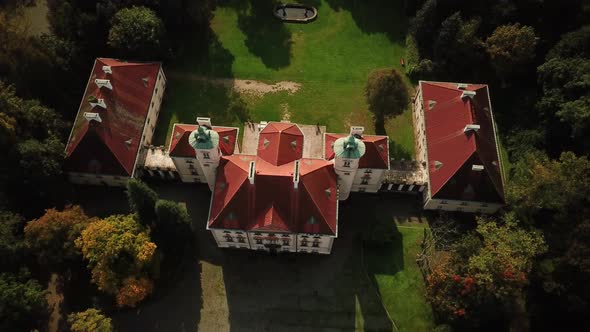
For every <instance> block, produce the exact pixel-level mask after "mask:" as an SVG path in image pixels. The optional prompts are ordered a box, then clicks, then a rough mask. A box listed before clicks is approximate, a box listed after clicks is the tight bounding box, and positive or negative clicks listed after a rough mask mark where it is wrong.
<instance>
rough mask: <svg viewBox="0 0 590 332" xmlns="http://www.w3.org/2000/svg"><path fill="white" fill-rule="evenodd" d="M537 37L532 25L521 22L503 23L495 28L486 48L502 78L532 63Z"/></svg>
mask: <svg viewBox="0 0 590 332" xmlns="http://www.w3.org/2000/svg"><path fill="white" fill-rule="evenodd" d="M535 38H536V37H535V31H534V30H533V28H532V27H530V26H526V25H525V26H521V25H520V24H519V23H515V24H507V25H502V26H499V27H497V28H496V30H494V32H493V33H492V35H491V36H490V37H488V39H487V40H486V50H487V52H488V54H489V56H490V59H491V62H492V66H493V67H494V69H495V70H496V73H498V76H499V77H500V78H502V79H506V78H508V77H509V76H510V74H511V73H514V72H516V71H520V70H519V69H520V68H521V67H522V66H525V65H527V64H528V63H530V61H531V60H532V59H533V58H534V56H535V44H536V41H535Z"/></svg>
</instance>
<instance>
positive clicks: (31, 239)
mask: <svg viewBox="0 0 590 332" xmlns="http://www.w3.org/2000/svg"><path fill="white" fill-rule="evenodd" d="M95 220H97V219H94V218H90V217H88V216H87V215H86V214H85V213H84V211H83V210H82V208H81V207H80V206H77V205H76V206H69V207H66V208H65V209H64V210H63V211H58V210H56V209H48V210H46V211H45V214H44V215H43V216H41V218H39V219H34V220H31V221H30V222H29V223H28V224H27V225H26V227H25V239H26V243H27V246H28V247H29V248H31V250H32V251H33V252H34V253H35V255H36V256H37V258H38V260H39V262H40V263H41V264H44V265H51V266H59V265H63V264H66V263H70V262H72V261H76V260H77V259H79V258H80V257H81V253H80V250H79V249H78V248H77V247H76V245H75V241H76V239H77V238H78V237H79V236H80V234H81V233H82V231H83V230H84V229H85V228H86V227H87V226H88V225H89V224H90V223H91V222H93V221H95Z"/></svg>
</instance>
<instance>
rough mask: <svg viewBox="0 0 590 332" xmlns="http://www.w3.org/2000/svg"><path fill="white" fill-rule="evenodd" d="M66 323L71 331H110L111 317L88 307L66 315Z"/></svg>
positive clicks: (111, 327) (111, 326)
mask: <svg viewBox="0 0 590 332" xmlns="http://www.w3.org/2000/svg"><path fill="white" fill-rule="evenodd" d="M68 324H69V325H70V330H71V331H72V332H112V331H113V324H112V322H111V319H110V318H108V317H107V316H105V315H103V314H102V312H101V311H100V310H97V309H88V310H86V311H82V312H75V313H71V314H69V315H68Z"/></svg>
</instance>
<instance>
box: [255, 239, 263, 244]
mask: <svg viewBox="0 0 590 332" xmlns="http://www.w3.org/2000/svg"><path fill="white" fill-rule="evenodd" d="M254 240H256V244H262V239H260V238H258V239H254Z"/></svg>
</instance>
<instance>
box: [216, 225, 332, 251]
mask: <svg viewBox="0 0 590 332" xmlns="http://www.w3.org/2000/svg"><path fill="white" fill-rule="evenodd" d="M209 230H210V231H211V234H213V238H214V239H215V242H216V243H217V246H218V247H219V248H238V249H251V250H261V251H267V252H268V251H270V250H271V248H274V250H275V251H276V252H305V253H314V254H330V252H331V251H332V244H333V243H334V239H335V238H336V236H330V235H319V234H305V233H299V234H295V233H278V232H274V233H269V232H267V231H261V232H256V231H241V230H233V229H232V230H230V229H212V228H209Z"/></svg>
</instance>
